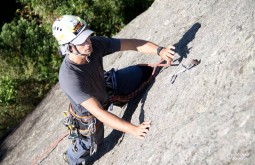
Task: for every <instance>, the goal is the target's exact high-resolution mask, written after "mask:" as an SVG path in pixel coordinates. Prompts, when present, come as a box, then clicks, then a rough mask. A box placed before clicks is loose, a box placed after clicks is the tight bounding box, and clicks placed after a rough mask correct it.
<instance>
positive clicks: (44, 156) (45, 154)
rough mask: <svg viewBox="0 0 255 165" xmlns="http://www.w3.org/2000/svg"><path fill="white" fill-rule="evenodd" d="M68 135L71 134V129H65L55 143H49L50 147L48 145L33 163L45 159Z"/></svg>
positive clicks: (33, 164) (32, 164) (38, 162)
mask: <svg viewBox="0 0 255 165" xmlns="http://www.w3.org/2000/svg"><path fill="white" fill-rule="evenodd" d="M67 135H69V131H65V132H64V133H63V134H62V135H61V136H60V137H59V138H58V139H57V140H56V141H55V142H54V143H52V144H51V145H49V147H47V148H46V149H45V151H44V152H43V153H42V154H41V155H39V156H38V157H36V158H35V159H34V161H33V162H32V163H31V165H36V164H40V163H41V162H42V161H43V160H44V159H46V158H47V157H48V156H49V155H50V153H51V152H52V151H53V150H54V149H55V148H56V147H57V145H58V144H59V143H60V141H62V140H63V139H64V138H65V137H66V136H67Z"/></svg>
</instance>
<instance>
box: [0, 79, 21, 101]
mask: <svg viewBox="0 0 255 165" xmlns="http://www.w3.org/2000/svg"><path fill="white" fill-rule="evenodd" d="M0 86H1V88H0V104H4V105H10V104H13V103H15V102H16V95H17V82H16V80H13V79H11V78H9V77H7V76H1V79H0Z"/></svg>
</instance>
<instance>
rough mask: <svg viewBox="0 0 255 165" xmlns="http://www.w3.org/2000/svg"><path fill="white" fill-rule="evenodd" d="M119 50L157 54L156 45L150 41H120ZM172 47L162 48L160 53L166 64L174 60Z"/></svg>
mask: <svg viewBox="0 0 255 165" xmlns="http://www.w3.org/2000/svg"><path fill="white" fill-rule="evenodd" d="M120 44H121V46H120V50H121V51H125V50H134V51H138V52H141V53H144V54H155V55H156V54H157V49H158V47H159V46H158V45H156V44H155V43H152V42H150V41H145V40H139V39H120ZM174 49H175V47H174V46H169V47H168V48H163V49H162V50H161V51H160V57H161V58H162V59H164V60H166V61H167V62H170V61H172V60H173V58H174V54H175V52H174Z"/></svg>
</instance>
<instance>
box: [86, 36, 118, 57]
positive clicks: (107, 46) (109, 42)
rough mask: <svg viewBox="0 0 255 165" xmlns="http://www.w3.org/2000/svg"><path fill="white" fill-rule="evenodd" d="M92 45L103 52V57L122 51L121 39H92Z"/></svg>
mask: <svg viewBox="0 0 255 165" xmlns="http://www.w3.org/2000/svg"><path fill="white" fill-rule="evenodd" d="M91 41H92V44H93V46H95V47H98V49H100V50H102V51H103V56H106V55H108V54H112V53H114V52H117V51H120V39H116V38H106V37H98V36H96V37H92V38H91Z"/></svg>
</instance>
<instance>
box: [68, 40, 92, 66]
mask: <svg viewBox="0 0 255 165" xmlns="http://www.w3.org/2000/svg"><path fill="white" fill-rule="evenodd" d="M70 45H72V46H73V48H74V49H75V51H76V52H78V53H74V52H71V51H70V50H69V49H68V52H69V53H72V54H75V55H77V56H85V57H86V61H87V62H88V63H89V62H90V60H89V58H88V57H89V56H90V54H82V53H80V52H79V51H78V49H77V48H76V46H75V45H73V44H70Z"/></svg>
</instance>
